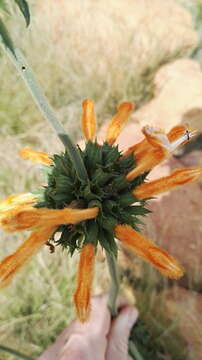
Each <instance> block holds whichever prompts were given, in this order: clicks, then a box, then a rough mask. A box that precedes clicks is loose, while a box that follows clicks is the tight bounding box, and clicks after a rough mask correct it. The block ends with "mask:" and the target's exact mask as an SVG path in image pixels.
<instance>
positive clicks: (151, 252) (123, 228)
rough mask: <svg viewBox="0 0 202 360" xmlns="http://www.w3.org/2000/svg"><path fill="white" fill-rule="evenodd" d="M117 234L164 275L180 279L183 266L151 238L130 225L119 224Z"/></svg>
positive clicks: (116, 229) (116, 228)
mask: <svg viewBox="0 0 202 360" xmlns="http://www.w3.org/2000/svg"><path fill="white" fill-rule="evenodd" d="M115 234H116V236H117V238H118V239H119V240H121V241H122V243H123V244H125V245H127V246H128V247H129V248H130V249H131V250H132V251H133V252H134V253H135V254H136V255H137V256H139V257H140V258H142V259H143V260H145V261H148V262H150V263H151V264H152V265H153V266H155V267H156V268H157V269H158V270H159V271H160V272H161V273H162V274H163V275H164V276H167V277H169V278H172V279H178V278H180V277H181V276H183V274H184V269H183V267H182V266H181V265H180V264H179V263H178V261H177V260H176V259H174V258H173V257H172V256H171V255H169V254H168V253H167V252H166V251H165V250H163V249H160V248H159V247H158V246H156V245H155V244H154V243H153V242H152V241H151V240H149V239H147V238H146V237H145V236H144V235H143V234H141V233H140V232H137V231H135V230H134V229H133V228H132V227H131V226H129V225H117V226H116V227H115Z"/></svg>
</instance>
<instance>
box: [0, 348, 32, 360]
mask: <svg viewBox="0 0 202 360" xmlns="http://www.w3.org/2000/svg"><path fill="white" fill-rule="evenodd" d="M0 351H5V352H7V353H10V354H13V355H15V356H16V357H18V358H19V359H24V360H34V359H33V358H31V357H30V356H27V355H24V354H22V353H19V352H18V351H16V350H14V349H11V348H8V347H6V346H3V345H0Z"/></svg>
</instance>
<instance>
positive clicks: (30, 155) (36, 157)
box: [19, 147, 52, 165]
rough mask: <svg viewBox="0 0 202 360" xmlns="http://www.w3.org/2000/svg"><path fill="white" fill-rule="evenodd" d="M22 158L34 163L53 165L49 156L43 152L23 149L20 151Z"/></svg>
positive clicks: (27, 148)
mask: <svg viewBox="0 0 202 360" xmlns="http://www.w3.org/2000/svg"><path fill="white" fill-rule="evenodd" d="M19 154H20V156H21V157H22V158H23V159H25V160H30V161H32V162H34V163H39V164H44V165H51V164H52V160H51V159H50V158H49V156H48V154H46V153H45V152H42V151H35V150H32V149H31V148H29V147H26V148H24V149H21V150H20V151H19Z"/></svg>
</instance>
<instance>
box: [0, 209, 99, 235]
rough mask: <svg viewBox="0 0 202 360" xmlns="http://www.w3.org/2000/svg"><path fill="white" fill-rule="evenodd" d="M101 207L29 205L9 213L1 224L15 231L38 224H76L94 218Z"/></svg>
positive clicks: (6, 228)
mask: <svg viewBox="0 0 202 360" xmlns="http://www.w3.org/2000/svg"><path fill="white" fill-rule="evenodd" d="M98 212H99V208H98V207H93V208H88V209H70V208H68V209H67V208H65V209H59V210H55V209H47V208H40V209H38V208H33V207H27V208H25V209H22V208H20V209H17V210H14V211H10V212H9V213H7V216H5V217H4V218H3V219H2V221H1V225H2V227H3V228H4V230H5V231H8V232H14V231H19V230H26V229H31V228H33V227H36V226H56V225H60V224H75V223H77V222H80V221H83V220H87V219H93V218H95V217H96V216H97V215H98Z"/></svg>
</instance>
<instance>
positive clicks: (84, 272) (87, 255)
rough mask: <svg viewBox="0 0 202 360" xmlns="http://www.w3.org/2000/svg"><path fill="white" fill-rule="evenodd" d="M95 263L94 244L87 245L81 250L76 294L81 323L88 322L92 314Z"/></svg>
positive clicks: (75, 299) (76, 306)
mask: <svg viewBox="0 0 202 360" xmlns="http://www.w3.org/2000/svg"><path fill="white" fill-rule="evenodd" d="M94 262H95V247H94V245H93V244H87V245H85V246H84V247H83V248H82V250H81V254H80V261H79V269H78V274H77V289H76V291H75V293H74V304H75V308H76V313H77V317H78V319H79V320H80V321H81V322H85V321H87V320H88V318H89V314H90V298H91V289H92V282H93V270H94Z"/></svg>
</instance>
